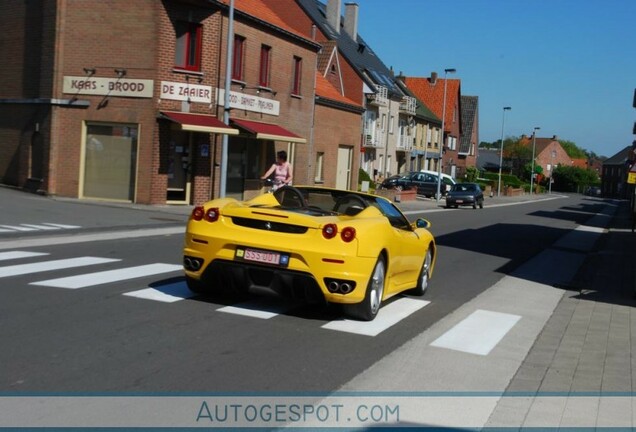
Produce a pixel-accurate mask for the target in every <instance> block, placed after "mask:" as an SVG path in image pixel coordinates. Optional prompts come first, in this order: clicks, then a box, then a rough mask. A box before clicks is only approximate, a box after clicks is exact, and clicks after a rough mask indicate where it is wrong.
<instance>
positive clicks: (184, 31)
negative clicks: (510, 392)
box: [174, 22, 202, 71]
mask: <svg viewBox="0 0 636 432" xmlns="http://www.w3.org/2000/svg"><path fill="white" fill-rule="evenodd" d="M176 32H177V43H176V47H175V54H174V66H175V68H177V69H185V70H191V71H200V70H201V43H202V27H201V25H199V24H194V23H186V22H179V23H177V25H176Z"/></svg>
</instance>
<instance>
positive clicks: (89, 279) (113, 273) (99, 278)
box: [29, 263, 183, 289]
mask: <svg viewBox="0 0 636 432" xmlns="http://www.w3.org/2000/svg"><path fill="white" fill-rule="evenodd" d="M177 270H183V266H181V265H174V264H161V263H157V264H147V265H141V266H136V267H127V268H122V269H116V270H106V271H101V272H95V273H88V274H83V275H78V276H70V277H64V278H58V279H49V280H45V281H41V282H31V283H30V284H29V285H39V286H48V287H55V288H67V289H77V288H86V287H89V286H95V285H103V284H106V283H110V282H118V281H122V280H127V279H134V278H140V277H144V276H152V275H156V274H161V273H169V272H174V271H177Z"/></svg>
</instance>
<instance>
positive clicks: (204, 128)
mask: <svg viewBox="0 0 636 432" xmlns="http://www.w3.org/2000/svg"><path fill="white" fill-rule="evenodd" d="M161 115H162V116H163V118H165V119H167V120H170V121H173V122H175V123H178V124H179V125H180V126H181V129H182V130H184V131H190V132H207V133H220V134H227V135H238V133H239V131H238V129H234V128H231V127H229V126H228V125H226V124H225V123H223V122H222V121H221V120H219V119H218V118H217V117H214V116H211V115H205V114H190V113H183V112H174V111H161Z"/></svg>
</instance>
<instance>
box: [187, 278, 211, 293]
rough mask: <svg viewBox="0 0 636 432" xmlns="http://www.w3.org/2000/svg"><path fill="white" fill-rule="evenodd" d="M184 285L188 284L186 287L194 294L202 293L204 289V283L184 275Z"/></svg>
mask: <svg viewBox="0 0 636 432" xmlns="http://www.w3.org/2000/svg"><path fill="white" fill-rule="evenodd" d="M185 279H186V285H188V289H189V290H190V291H192V292H193V293H195V294H203V293H204V292H205V291H206V287H205V284H204V283H203V282H201V281H200V280H197V279H194V278H191V277H189V276H186V277H185Z"/></svg>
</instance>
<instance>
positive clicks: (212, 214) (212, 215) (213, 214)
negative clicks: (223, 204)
mask: <svg viewBox="0 0 636 432" xmlns="http://www.w3.org/2000/svg"><path fill="white" fill-rule="evenodd" d="M218 219H219V209H218V208H217V207H212V208H210V209H208V211H207V212H205V220H206V221H208V222H216V221H217V220H218Z"/></svg>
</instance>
